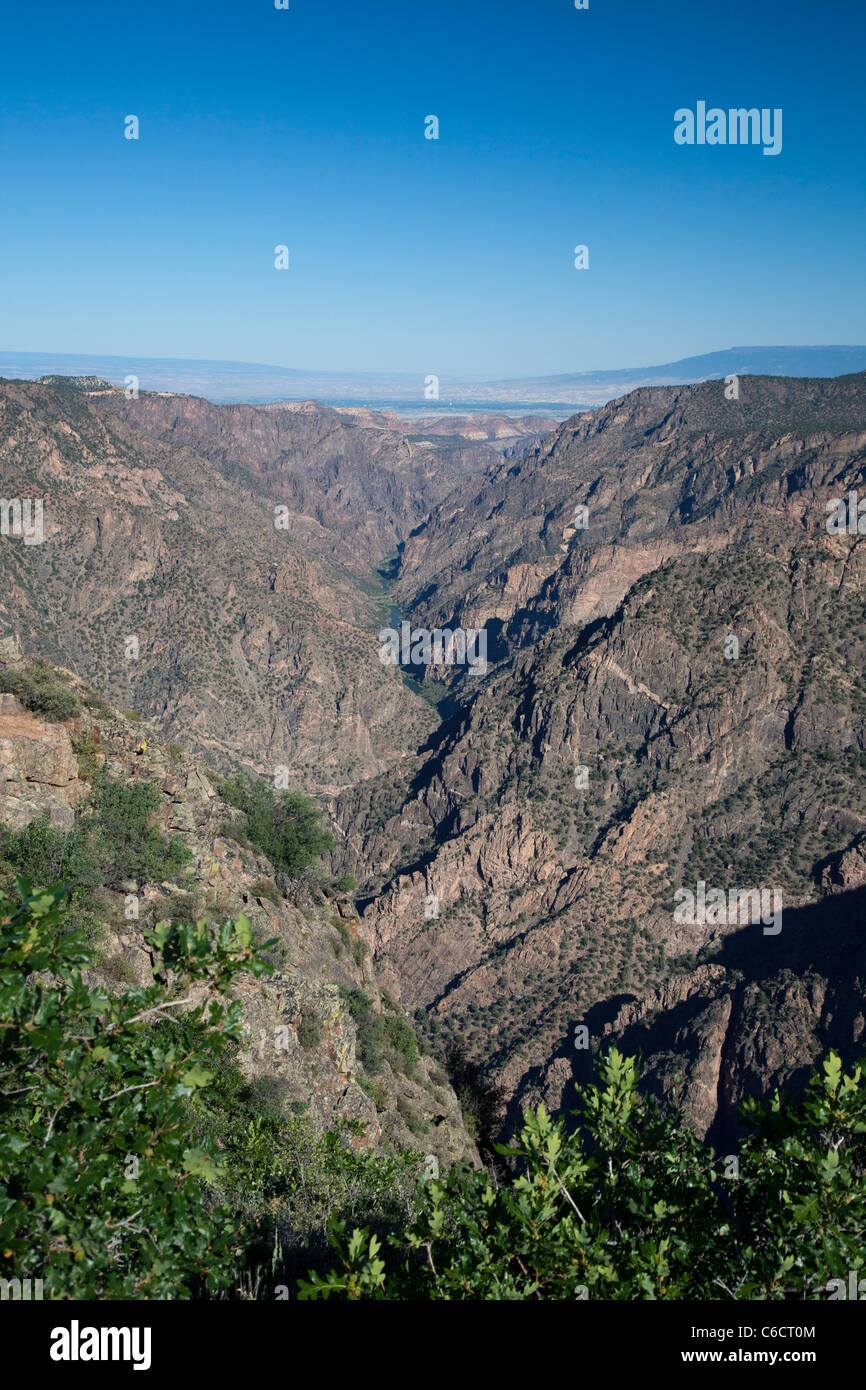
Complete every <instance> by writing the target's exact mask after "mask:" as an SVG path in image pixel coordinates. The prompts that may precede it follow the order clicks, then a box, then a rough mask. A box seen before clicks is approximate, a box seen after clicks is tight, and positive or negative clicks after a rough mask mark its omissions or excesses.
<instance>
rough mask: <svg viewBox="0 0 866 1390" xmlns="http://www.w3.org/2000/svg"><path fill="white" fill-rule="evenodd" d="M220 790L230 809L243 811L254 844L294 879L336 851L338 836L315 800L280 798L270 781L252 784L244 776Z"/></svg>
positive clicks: (287, 794) (293, 796) (295, 796)
mask: <svg viewBox="0 0 866 1390" xmlns="http://www.w3.org/2000/svg"><path fill="white" fill-rule="evenodd" d="M217 790H218V791H219V794H220V796H221V797H222V799H223V800H224V801H225V802H226V803H227V804H228V805H229V806H234V807H236V808H237V809H238V810H239V811H243V813H244V817H245V823H244V827H243V830H244V833H245V834H246V836H247V838H248V839H249V841H250V843H251V844H253V845H255V846H257V848H258V849H260V850H261V851H262V853H263V854H266V855H267V857H268V859H270V861H271V863H272V864H273V865H274V867H275V868H276V869H281V870H282V871H283V872H284V873H286V874H288V875H289V877H290V878H293V877H296V876H297V875H298V874H299V873H300V872H301V870H302V869H305V868H306V867H307V865H309V864H312V863H314V862H315V861H316V860H317V859H319V858H320V857H321V855H323V854H326V853H327V852H328V851H329V850H332V849H333V848H334V837H333V835H331V834H330V833H329V832H328V831H326V830H323V829H322V827H321V825H320V824H319V818H320V815H321V812H320V811H319V808H318V807H317V806H316V803H315V802H314V801H313V800H312V798H311V797H308V796H303V795H302V794H301V793H300V792H281V793H280V795H279V796H277V795H276V794H275V792H274V789H273V787H271V785H270V784H269V783H268V782H265V781H263V780H262V779H258V780H257V781H251V780H250V778H248V777H245V776H244V775H243V773H237V774H236V776H234V777H229V778H228V779H227V780H226V781H225V782H223V783H222V784H221V785H220V786H219V787H218V788H217ZM232 832H233V833H235V832H236V827H232Z"/></svg>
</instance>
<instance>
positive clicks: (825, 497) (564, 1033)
mask: <svg viewBox="0 0 866 1390" xmlns="http://www.w3.org/2000/svg"><path fill="white" fill-rule="evenodd" d="M864 398H866V379H864V377H862V376H860V377H853V378H848V379H842V380H839V381H834V382H792V381H773V380H767V381H757V382H755V381H752V380H748V379H746V380H744V381H743V382H741V399H740V401H738V402H732V401H728V400H726V398H725V397H724V394H723V387H722V385H721V384H720V383H713V384H711V385H709V386H705V387H696V388H690V389H688V390H685V391H681V390H669V391H665V390H653V391H640V392H637V393H636V394H635V395H634V396H632V397H629V398H627V399H626V400H624V401H620V402H618V403H616V404H615V405H613V406H611V407H608V408H606V409H605V410H604V411H601V412H599V414H598V416H596V417H593V418H592V419H585V420H581V421H577V422H569V423H568V424H567V425H565V426H563V428H562V429H561V430H560V431H559V432H558V434H557V436H556V438H555V439H554V440H553V441H551V442H550V443H549V444H545V445H544V446H542V448H541V450H539V451H537V452H536V453H534V454H532V455H530V456H528V457H527V459H525V460H524V461H522V462H521V463H520V464H518V465H516V466H514V467H513V468H509V467H504V468H502V469H501V470H500V471H499V473H498V474H497V475H496V476H495V477H494V479H493V481H492V483H491V485H490V486H489V487H488V488H475V489H473V487H472V486H471V485H470V486H469V487H468V488H466V489H464V490H463V493H462V495H461V496H459V497H458V496H452V498H450V499H449V500H448V501H447V502H446V503H445V504H443V506H442V507H441V508H440V509H439V510H438V512H437V513H435V514H434V516H433V518H432V519H431V522H430V523H429V526H427V527H425V528H424V529H423V530H422V531H421V532H419V534H418V535H417V536H415V537H413V538H412V539H411V540H410V541H409V542H408V543H407V545H406V547H405V549H404V552H403V556H402V561H401V578H400V580H399V584H400V586H401V592H402V596H403V599H404V602H412V601H413V599H414V604H413V607H412V610H411V611H412V616H413V618H414V619H416V620H417V621H418V622H419V623H420V622H423V623H425V624H427V625H430V626H433V625H434V624H435V623H436V622H442V621H444V620H445V619H446V618H452V617H454V616H455V615H456V616H457V617H458V618H459V619H461V620H463V621H464V623H466V624H467V625H469V624H473V625H477V624H478V623H480V622H481V621H484V620H488V622H490V620H491V618H492V617H493V615H494V614H495V616H496V618H498V621H499V622H500V623H501V625H502V627H501V634H500V647H499V652H500V658H501V664H500V665H499V667H498V668H497V669H496V670H494V671H493V672H491V674H490V675H489V676H488V678H487V680H486V681H485V683H484V685H483V688H482V689H481V690H480V692H479V693H478V694H477V695H476V696H475V698H474V700H470V698H469V697H468V696H467V697H466V698H465V700H464V703H463V704H462V706H461V707H460V708H459V709H458V710H457V712H456V713H455V714H454V716H453V718H452V720H451V722H450V724H448V725H446V726H444V727H443V728H442V729H441V730H440V731H439V732H438V733H437V735H435V736H434V739H433V740H431V745H430V747H429V749H428V751H427V752H426V753H425V754H422V755H421V756H419V757H418V758H417V759H415V760H413V761H412V762H411V763H409V764H407V765H406V766H405V767H404V769H403V774H404V777H403V781H402V782H401V783H400V784H399V785H396V784H395V781H394V779H393V778H391V779H379V780H378V781H377V782H375V783H371V784H369V785H367V786H365V787H364V788H361V789H358V790H355V791H354V792H350V793H346V794H345V795H344V796H343V797H342V798H341V799H340V801H339V803H338V806H337V816H338V819H339V823H340V825H341V827H342V829H343V831H344V833H345V836H346V839H345V844H344V849H343V853H342V855H341V862H345V863H354V864H356V865H359V866H363V865H366V866H368V879H367V883H366V885H365V889H366V899H365V911H364V921H365V924H366V926H367V929H368V930H369V932H370V936H371V940H372V942H373V944H374V950H375V954H376V958H377V962H378V963H380V965H381V967H382V968H383V969H384V970H385V971H386V972H388V976H387V977H388V978H389V979H390V980H391V981H392V982H393V984H394V986H395V987H396V986H397V985H398V984H399V987H400V988H401V990H402V996H403V998H404V1000H405V1001H406V1002H407V1003H409V1004H411V1005H412V1006H413V1007H415V1008H417V1009H418V1010H419V1017H423V1018H424V1019H425V1020H426V1023H427V1026H428V1027H430V1028H431V1030H432V1031H433V1032H434V1033H438V1034H440V1035H442V1036H444V1037H456V1036H458V1035H459V1036H460V1038H461V1039H462V1040H463V1041H464V1042H466V1043H468V1045H469V1047H470V1050H471V1052H472V1055H473V1056H474V1058H475V1059H476V1060H477V1061H478V1063H479V1064H480V1065H482V1066H483V1067H484V1068H485V1069H486V1070H487V1071H488V1073H489V1074H490V1075H491V1076H492V1077H494V1078H495V1079H497V1080H499V1081H501V1082H503V1083H504V1085H505V1087H506V1089H507V1091H508V1092H509V1094H511V1095H512V1096H516V1097H517V1098H518V1099H519V1100H527V1099H530V1098H532V1097H534V1096H535V1095H537V1094H538V1093H539V1091H543V1092H545V1093H546V1095H547V1098H548V1100H549V1101H551V1102H552V1103H554V1104H557V1105H558V1104H560V1103H561V1102H562V1100H563V1098H565V1099H567V1095H566V1091H565V1087H566V1085H567V1083H568V1082H569V1081H570V1079H571V1076H572V1074H573V1071H574V1068H575V1067H576V1066H578V1064H582V1062H583V1061H584V1060H585V1059H583V1058H580V1057H575V1047H574V1033H573V1030H574V1027H575V1025H579V1024H584V1025H585V1026H586V1027H587V1029H588V1033H589V1041H590V1042H592V1043H593V1045H595V1046H596V1047H597V1046H598V1044H599V1042H600V1041H601V1039H602V1037H610V1036H613V1035H614V1034H615V1033H618V1032H619V1031H623V1030H625V1028H626V1027H631V1026H632V1023H633V1022H634V1019H635V1017H636V1016H637V1015H636V1014H634V1013H633V1012H632V1013H630V1012H629V1011H628V1008H626V1007H625V1006H626V1005H628V1003H629V1000H633V1001H634V1007H635V1008H636V1009H638V1011H639V1010H640V1007H641V1006H639V1004H638V1000H639V999H640V998H641V997H642V996H647V995H648V996H649V1002H648V1003H647V1004H646V1006H645V1008H646V1011H652V1009H654V1008H664V1007H666V1004H665V1000H669V1001H670V1000H673V1003H674V1004H675V1003H676V1002H677V996H676V988H679V986H677V987H676V988H675V986H673V985H672V984H671V983H670V982H671V980H672V979H673V978H674V977H676V978H680V976H681V974H682V972H683V971H689V970H690V969H691V965H692V961H693V957H694V955H695V953H697V952H699V951H701V950H702V949H703V948H706V947H707V946H708V945H709V944H710V943H711V942H716V943H717V944H718V943H719V942H722V941H724V940H725V939H726V938H727V937H728V936H729V935H731V934H733V933H737V932H742V933H743V934H744V937H745V939H746V940H747V941H751V942H753V943H754V942H755V941H756V940H757V942H758V943H759V944H760V945H761V947H762V951H763V952H764V954H763V955H762V958H761V959H762V965H761V970H762V972H763V975H762V977H763V976H766V977H767V978H768V979H769V978H770V977H773V978H775V976H776V974H777V973H778V972H782V971H784V970H788V971H789V972H790V971H791V970H792V969H793V968H794V967H793V966H792V965H791V960H792V959H793V960H794V961H795V964H796V960H797V959H799V957H796V953H795V955H794V956H793V957H791V956H789V953H788V946H787V941H788V930H789V929H788V926H787V925H786V926H784V927H783V928H782V930H781V932H780V933H779V934H778V935H765V934H764V925H765V924H764V923H763V922H762V921H761V920H759V919H758V917H755V918H754V919H753V921H752V924H751V925H748V924H747V923H746V922H745V921H743V920H737V918H736V916H735V919H734V921H733V922H721V923H718V922H712V921H710V922H703V923H702V922H699V921H698V922H692V923H689V922H684V921H682V920H679V919H678V914H677V913H676V907H677V903H678V901H679V900H678V899H677V898H676V896H675V895H676V894H677V892H678V890H681V889H684V888H690V889H691V891H692V892H696V891H697V888H696V885H697V882H698V881H699V880H702V881H704V882H706V883H707V884H708V885H710V886H711V887H713V888H718V889H722V890H725V891H727V890H729V889H737V890H742V891H743V892H748V891H750V890H761V889H763V890H767V891H775V892H778V893H780V894H781V895H782V901H783V903H784V913H785V916H784V920H785V922H786V923H787V922H788V919H789V915H790V916H791V918H792V920H793V922H794V923H795V924H796V922H797V921H798V920H799V919H798V917H797V916H796V914H795V913H793V912H792V910H793V909H795V908H799V909H805V908H806V907H808V906H809V905H811V904H815V903H821V902H823V901H824V899H825V898H827V897H828V895H830V887H831V885H829V884H828V883H827V882H826V881H825V876H824V867H825V866H826V864H827V863H828V862H830V860H831V857H832V856H834V855H835V856H840V855H842V856H844V855H845V854H846V853H849V852H850V849H851V846H852V845H854V844H855V843H859V840H858V837H859V836H861V835H862V834H863V831H864V829H866V795H864V789H863V769H864V767H866V680H864V657H866V621H864V583H866V565H864V562H866V550H864V547H863V543H862V540H861V538H860V537H859V536H858V535H857V534H854V535H850V534H848V533H846V532H842V533H833V534H831V533H830V532H828V530H827V527H826V524H825V523H826V520H827V508H828V503H829V501H830V499H834V498H835V499H838V498H841V497H845V496H846V495H847V493H848V491H849V490H850V489H858V488H859V490H860V495H861V496H862V495H863V493H864V487H863V484H864V451H866V428H864V426H866V408H864V404H866V399H864ZM575 506H585V507H586V508H587V511H588V518H589V524H588V526H587V527H586V528H585V529H579V528H578V529H575V528H572V527H570V526H569V525H568V523H569V521H570V520H571V518H572V516H573V512H574V508H575ZM443 555H444V556H445V561H444V563H443ZM434 557H438V564H437V565H436V566H435V569H436V571H437V572H438V573H437V577H436V578H435V579H434V578H433V575H434ZM732 638H735V639H736V643H735V644H733V645H732V643H731V641H730V639H732ZM465 688H466V687H465V685H464V687H463V689H464V691H465ZM581 769H582V771H581ZM829 910H830V912H831V917H832V912H833V911H835V910H836V906H834V904H831V905H830V909H829ZM839 910H841V909H839ZM437 914H438V915H437ZM821 920H823V919H821ZM767 925H769V924H767ZM773 930H774V929H773V928H772V927H771V931H773ZM791 930H792V931H793V927H792V928H791ZM743 949H746V950H749V949H751V948H750V947H744V948H743ZM774 949H775V950H776V952H777V956H778V965H777V969H776V970H775V971H774V969H773V966H772V956H773V951H774ZM767 953H769V963H768V955H767ZM813 954H814V955H815V958H816V960H817V962H818V965H819V966H820V960H821V957H820V952H817V953H814V952H813ZM827 969H828V972H830V974H832V969H831V962H830V960H829V954H828V965H827ZM780 978H781V975H780ZM797 978H798V979H799V976H797ZM824 987H825V989H829V988H830V984H829V976H828V977H827V979H826V980H825V986H824ZM665 990H667V994H665V992H664V991H665ZM671 990H674V994H671ZM692 990H693V992H694V991H697V994H698V996H699V998H700V999H701V1000H703V999H704V997H706V1006H707V1008H708V1009H711V1005H712V1000H713V998H714V997H715V993H716V982H715V977H714V976H712V977H710V976H707V975H703V976H699V977H698V978H697V984H693V985H692ZM653 991H656V993H653ZM658 991H662V992H661V993H658ZM855 993H856V986H855ZM659 1000H661V1003H659ZM620 1005H622V1006H623V1009H620ZM617 1014H619V1019H620V1021H619V1024H617V1026H616V1028H614V1029H613V1033H612V1032H611V1027H612V1025H613V1021H614V1019H615V1018H616V1016H617ZM849 1015H850V1011H848V1013H846V1012H845V1009H840V1010H838V1011H837V1020H841V1021H839V1022H838V1026H837V1027H836V1029H835V1031H834V1032H833V1038H834V1041H836V1042H837V1043H838V1045H839V1046H841V1047H842V1048H843V1050H848V1051H850V1050H851V1049H852V1048H853V1047H854V1046H855V1045H856V1043H857V1040H858V1037H859V1034H858V1031H857V1027H856V1026H855V1023H854V1018H853V1016H849ZM752 1022H753V1021H752ZM801 1025H802V1031H803V1032H804V1035H807V1036H808V1044H806V1043H804V1044H803V1046H804V1048H806V1050H807V1051H808V1052H809V1054H810V1057H814V1056H815V1055H816V1053H817V1051H818V1050H819V1046H820V1043H821V1038H822V1036H823V1035H822V1033H821V1029H820V1028H818V1027H817V1026H816V1024H815V1019H814V1018H809V1017H808V1016H807V1015H802V1016H801ZM849 1025H850V1026H849ZM798 1026H800V1025H798ZM751 1027H752V1023H747V1024H746V1025H744V1031H742V1032H741V1033H740V1034H739V1035H737V1036H736V1037H732V1038H729V1039H728V1041H727V1043H726V1044H725V1049H726V1050H725V1059H724V1066H725V1069H726V1071H725V1075H727V1074H728V1073H729V1072H731V1074H733V1072H732V1071H731V1069H734V1071H736V1068H737V1067H739V1068H740V1070H741V1072H742V1073H743V1074H745V1073H746V1071H747V1070H748V1069H747V1068H746V1067H745V1064H744V1063H743V1061H742V1054H743V1052H744V1049H745V1046H746V1038H747V1037H748V1036H751V1034H750V1033H749V1029H750V1028H751ZM761 1027H762V1029H763V1030H764V1039H763V1043H764V1045H765V1046H766V1049H767V1053H766V1055H767V1057H768V1058H769V1057H770V1055H771V1054H773V1053H774V1049H775V1050H776V1051H777V1052H778V1056H779V1058H780V1065H779V1067H778V1068H777V1067H774V1066H772V1065H770V1062H769V1061H767V1062H766V1065H764V1066H763V1068H762V1067H761V1066H760V1065H757V1064H756V1065H755V1066H754V1068H753V1070H752V1072H751V1073H750V1076H751V1080H750V1081H749V1082H748V1085H749V1086H753V1085H757V1084H759V1083H760V1084H762V1085H763V1084H769V1082H770V1081H771V1080H773V1079H775V1078H776V1077H777V1076H778V1075H789V1076H790V1075H794V1074H795V1073H797V1072H798V1071H799V1070H800V1069H801V1067H802V1064H803V1056H804V1055H805V1054H804V1053H803V1050H802V1049H801V1051H800V1054H799V1055H795V1054H794V1053H793V1052H790V1050H789V1049H788V1048H787V1045H786V1041H785V1036H786V1035H785V1032H784V1028H783V1025H782V1023H778V1029H779V1030H781V1031H777V1033H775V1034H773V1037H774V1038H775V1039H776V1041H775V1043H773V1044H771V1043H770V1040H769V1033H770V1030H771V1029H772V1028H774V1027H776V1024H774V1023H773V1021H772V1020H771V1019H769V1018H767V1019H765V1020H764V1021H763V1022H762V1024H761ZM846 1030H847V1031H846ZM726 1036H727V1035H726ZM708 1047H709V1044H708ZM675 1050H676V1049H675V1048H674V1051H675ZM694 1050H695V1053H696V1055H697V1053H698V1052H699V1051H701V1049H698V1047H697V1044H696V1043H695V1045H694ZM759 1050H760V1049H759ZM716 1051H717V1053H718V1054H719V1055H721V1051H722V1049H721V1048H717V1049H716ZM703 1052H704V1054H705V1055H702V1057H701V1064H702V1065H704V1064H707V1067H708V1076H709V1080H707V1082H706V1094H702V1095H700V1096H699V1095H698V1091H697V1089H696V1087H697V1083H695V1086H694V1087H692V1091H691V1092H690V1093H689V1094H687V1095H686V1098H685V1103H686V1104H687V1105H688V1106H689V1109H690V1113H691V1114H692V1117H693V1119H694V1121H695V1123H696V1124H698V1125H699V1126H701V1127H703V1128H704V1129H706V1128H707V1127H708V1126H709V1125H711V1124H712V1123H713V1122H714V1120H715V1119H716V1118H717V1111H718V1092H719V1085H720V1084H721V1083H720V1082H719V1073H720V1068H721V1063H719V1064H718V1065H717V1066H716V1070H715V1072H713V1065H712V1064H711V1063H707V1057H708V1056H709V1051H707V1049H704V1050H703ZM738 1058H740V1060H739V1061H738V1060H737V1059H738ZM656 1070H657V1071H658V1072H659V1076H660V1082H659V1084H660V1085H662V1088H663V1089H664V1088H665V1086H667V1085H668V1084H669V1082H670V1077H669V1076H668V1078H667V1080H665V1079H664V1078H663V1077H662V1076H661V1073H662V1071H663V1070H664V1069H663V1068H662V1067H661V1064H659V1066H658V1067H657V1068H656ZM668 1071H669V1072H671V1071H672V1067H671V1068H669V1069H668ZM756 1078H758V1080H756ZM725 1084H727V1083H725ZM743 1084H744V1085H745V1084H746V1083H745V1082H744V1083H743ZM729 1091H730V1094H731V1096H732V1097H733V1096H735V1095H736V1094H738V1093H739V1092H738V1085H737V1084H735V1083H733V1082H732V1083H731V1084H730V1086H729Z"/></svg>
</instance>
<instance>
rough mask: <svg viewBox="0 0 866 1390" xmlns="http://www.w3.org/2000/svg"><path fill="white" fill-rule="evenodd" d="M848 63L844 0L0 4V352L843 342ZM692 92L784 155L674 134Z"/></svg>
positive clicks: (856, 51) (493, 367)
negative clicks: (776, 142)
mask: <svg viewBox="0 0 866 1390" xmlns="http://www.w3.org/2000/svg"><path fill="white" fill-rule="evenodd" d="M864 55H866V7H864V5H863V2H862V0H836V3H829V4H823V5H817V4H813V3H805V0H792V2H791V3H783V2H782V0H727V3H725V4H718V5H715V4H713V5H711V4H708V3H703V0H656V3H652V0H643V3H641V2H640V0H590V8H589V10H588V11H577V10H575V8H574V4H573V0H526V3H515V0H502V2H500V0H428V3H423V4H422V3H414V4H413V3H411V2H410V0H378V3H377V2H376V0H363V3H362V2H361V0H330V2H329V0H291V8H290V10H288V11H278V10H276V9H275V8H274V5H273V0H236V2H235V3H227V2H225V0H222V2H217V3H208V2H207V0H174V3H171V4H168V3H163V0H155V2H154V3H147V0H139V2H138V3H134V4H133V3H128V4H123V3H114V2H112V3H108V2H107V0H105V2H104V3H92V2H89V0H81V3H78V4H75V5H73V4H71V3H60V0H48V3H38V4H31V5H22V6H15V7H12V6H9V7H7V11H6V14H5V15H4V20H3V44H2V50H0V78H2V80H0V190H2V192H0V198H2V219H0V348H4V349H9V350H12V349H15V350H20V351H40V350H44V351H53V352H81V353H86V352H93V353H111V354H119V355H126V354H129V355H130V356H133V357H134V356H135V355H136V354H137V355H140V356H143V357H144V356H149V357H212V358H228V359H234V360H241V361H258V362H271V363H275V364H278V365H281V366H288V367H301V368H310V369H322V370H335V371H337V370H340V371H344V370H346V371H348V370H357V371H387V370H393V371H413V372H418V373H423V374H426V373H437V374H440V375H442V376H446V377H447V376H448V375H459V376H463V377H465V378H467V379H473V378H475V379H482V378H488V379H490V378H495V377H499V376H522V375H533V374H542V373H549V372H568V371H580V370H588V369H592V368H604V367H624V366H631V365H640V364H650V363H654V362H662V361H666V360H670V359H673V358H678V357H682V356H686V355H690V354H692V353H698V352H704V351H709V350H712V349H716V348H723V347H730V346H732V345H735V344H737V345H739V344H758V343H761V344H769V343H773V344H786V343H787V344H792V343H863V342H866V323H864V318H866V308H864V306H866V254H864V248H866V174H864V169H866V160H864V149H866V120H864V114H866V84H864V81H863V63H864ZM698 100H706V101H707V103H708V104H709V105H718V106H719V107H722V108H727V107H729V106H748V107H751V106H757V107H771V108H775V107H781V108H782V110H783V112H784V118H783V132H784V137H783V149H782V153H781V154H780V155H779V156H778V157H775V158H773V157H767V156H764V155H763V154H762V151H761V149H760V148H755V147H751V146H748V147H738V146H727V147H715V148H711V147H703V148H700V147H680V146H677V145H676V144H675V143H674V140H673V129H674V119H673V117H674V111H675V110H676V109H677V108H679V107H685V106H690V107H692V108H694V106H695V104H696V102H697V101H698ZM129 114H135V115H137V116H138V117H139V118H140V122H141V138H140V140H138V141H129V140H125V139H124V138H123V121H124V117H125V116H126V115H129ZM430 114H436V115H437V116H438V117H439V120H440V139H439V140H438V141H432V140H425V139H424V118H425V116H427V115H430ZM278 243H285V244H287V245H288V246H289V248H290V253H291V268H290V270H288V271H286V272H281V271H277V270H275V269H274V264H273V262H274V247H275V245H277V244H278ZM578 243H583V244H586V245H587V246H588V247H589V250H590V267H589V270H587V271H577V270H575V269H574V266H573V248H574V246H575V245H576V244H578Z"/></svg>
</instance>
